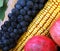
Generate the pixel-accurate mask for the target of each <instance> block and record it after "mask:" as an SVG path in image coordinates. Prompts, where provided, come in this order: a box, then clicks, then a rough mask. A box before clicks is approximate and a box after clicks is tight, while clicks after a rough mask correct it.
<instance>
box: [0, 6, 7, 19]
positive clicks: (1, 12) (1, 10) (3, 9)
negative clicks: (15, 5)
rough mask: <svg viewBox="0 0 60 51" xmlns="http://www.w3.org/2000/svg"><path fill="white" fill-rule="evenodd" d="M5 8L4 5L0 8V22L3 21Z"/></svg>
mask: <svg viewBox="0 0 60 51" xmlns="http://www.w3.org/2000/svg"><path fill="white" fill-rule="evenodd" d="M6 8H7V6H6V5H4V6H3V7H1V8H0V19H1V20H3V19H4V16H5V11H6Z"/></svg>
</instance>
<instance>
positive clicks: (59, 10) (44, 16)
mask: <svg viewBox="0 0 60 51" xmlns="http://www.w3.org/2000/svg"><path fill="white" fill-rule="evenodd" d="M59 4H60V0H49V1H48V2H47V3H46V5H45V7H44V8H43V9H42V10H41V11H40V12H39V14H38V15H37V16H36V18H35V19H34V20H33V22H32V23H31V24H30V26H29V27H28V30H27V32H25V33H24V34H23V35H22V37H21V38H20V39H19V41H18V42H17V43H18V45H17V46H16V48H14V49H13V51H24V49H23V48H24V45H25V43H26V42H27V41H28V39H30V38H31V37H32V36H35V35H45V36H48V35H49V31H48V30H49V28H50V26H51V24H52V23H53V22H54V21H55V20H56V18H58V17H59V15H60V5H59Z"/></svg>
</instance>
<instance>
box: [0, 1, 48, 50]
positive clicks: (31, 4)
mask: <svg viewBox="0 0 60 51" xmlns="http://www.w3.org/2000/svg"><path fill="white" fill-rule="evenodd" d="M46 2H47V0H18V1H17V3H16V4H15V6H14V8H13V9H12V10H11V13H9V14H8V18H9V20H8V21H5V22H4V24H3V25H2V26H1V30H0V49H2V51H9V50H10V49H12V48H14V47H15V46H16V43H17V40H18V39H19V37H20V36H21V35H22V34H23V33H24V32H25V31H27V27H28V25H29V24H30V22H31V21H32V20H33V19H34V17H35V16H36V14H37V13H38V12H39V11H40V10H41V9H42V8H43V7H44V4H45V3H46Z"/></svg>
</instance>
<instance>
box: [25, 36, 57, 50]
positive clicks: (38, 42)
mask: <svg viewBox="0 0 60 51" xmlns="http://www.w3.org/2000/svg"><path fill="white" fill-rule="evenodd" d="M24 51H57V48H56V44H55V43H54V42H53V41H52V40H51V39H50V38H48V37H46V36H40V35H39V36H33V37H32V38H31V39H29V40H28V41H27V43H26V44H25V47H24Z"/></svg>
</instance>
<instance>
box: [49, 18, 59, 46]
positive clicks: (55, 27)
mask: <svg viewBox="0 0 60 51" xmlns="http://www.w3.org/2000/svg"><path fill="white" fill-rule="evenodd" d="M49 32H50V35H51V37H52V39H53V40H54V41H55V42H56V43H57V44H58V45H59V46H60V18H58V19H57V20H56V21H55V22H54V23H53V24H52V26H51V27H50V31H49Z"/></svg>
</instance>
